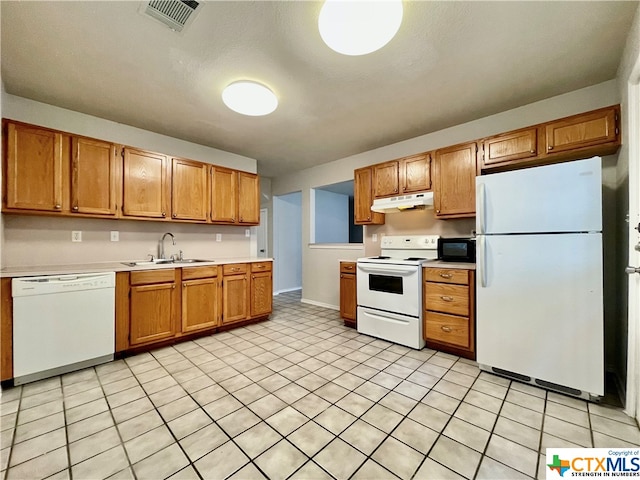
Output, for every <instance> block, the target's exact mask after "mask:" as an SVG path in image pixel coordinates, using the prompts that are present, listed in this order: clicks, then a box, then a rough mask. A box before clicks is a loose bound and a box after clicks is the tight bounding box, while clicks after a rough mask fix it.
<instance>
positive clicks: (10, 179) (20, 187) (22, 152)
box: [4, 122, 69, 212]
mask: <svg viewBox="0 0 640 480" xmlns="http://www.w3.org/2000/svg"><path fill="white" fill-rule="evenodd" d="M68 145H69V137H68V136H64V135H63V134H62V133H60V132H55V131H52V130H48V129H45V128H39V127H34V126H30V125H23V124H20V123H13V122H7V123H6V142H5V148H6V151H5V165H6V170H5V180H4V183H5V188H6V190H5V205H6V208H7V209H19V210H35V211H43V212H62V210H63V209H65V208H66V210H67V211H68V209H69V207H68V205H64V202H63V200H64V198H63V193H64V191H65V189H67V188H68V185H69V184H68V168H69V167H68V165H69V163H68V162H69V150H68ZM65 167H66V168H65ZM65 170H66V171H65Z"/></svg>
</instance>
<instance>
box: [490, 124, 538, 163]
mask: <svg viewBox="0 0 640 480" xmlns="http://www.w3.org/2000/svg"><path fill="white" fill-rule="evenodd" d="M536 156H538V129H537V128H536V127H533V128H526V129H523V130H517V131H515V132H509V133H503V134H501V135H496V136H494V137H491V138H487V139H486V140H484V142H483V144H482V159H481V162H482V164H481V165H482V168H485V167H490V166H494V165H497V164H503V163H505V162H514V161H522V160H526V159H530V158H534V157H536Z"/></svg>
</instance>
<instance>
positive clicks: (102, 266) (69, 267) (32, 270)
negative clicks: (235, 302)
mask: <svg viewBox="0 0 640 480" xmlns="http://www.w3.org/2000/svg"><path fill="white" fill-rule="evenodd" d="M272 261H273V259H272V258H257V257H237V258H221V259H218V260H211V261H210V262H209V261H208V262H197V263H157V264H153V265H138V266H134V267H132V266H130V265H125V264H124V262H126V261H123V262H96V263H77V264H66V265H33V266H18V267H5V268H2V269H0V277H34V276H40V275H66V274H74V273H101V272H134V271H139V270H158V269H163V268H187V267H201V266H207V265H225V264H229V263H250V262H272Z"/></svg>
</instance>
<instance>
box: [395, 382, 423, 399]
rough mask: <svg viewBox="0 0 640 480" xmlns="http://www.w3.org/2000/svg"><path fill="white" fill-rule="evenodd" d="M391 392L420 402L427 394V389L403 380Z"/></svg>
mask: <svg viewBox="0 0 640 480" xmlns="http://www.w3.org/2000/svg"><path fill="white" fill-rule="evenodd" d="M393 391H394V392H397V393H400V394H402V395H404V396H406V397H409V398H412V399H414V400H417V401H420V400H422V399H423V398H424V396H425V395H426V394H427V393H428V392H429V389H428V388H427V387H425V386H422V385H417V384H415V383H413V382H411V381H408V380H403V381H402V382H400V383H399V384H398V385H397V386H396V387H395V388H394V389H393Z"/></svg>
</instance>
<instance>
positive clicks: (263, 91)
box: [222, 80, 278, 117]
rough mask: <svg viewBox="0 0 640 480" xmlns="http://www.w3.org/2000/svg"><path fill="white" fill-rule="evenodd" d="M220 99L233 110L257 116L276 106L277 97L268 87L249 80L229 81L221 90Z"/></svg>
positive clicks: (269, 111)
mask: <svg viewBox="0 0 640 480" xmlns="http://www.w3.org/2000/svg"><path fill="white" fill-rule="evenodd" d="M222 101H223V102H224V104H225V105H226V106H227V107H229V108H230V109H231V110H233V111H234V112H238V113H241V114H242V115H250V116H252V117H259V116H262V115H269V114H270V113H271V112H273V111H274V110H275V109H276V108H277V107H278V98H277V97H276V95H275V93H273V92H272V91H271V90H270V89H269V88H268V87H265V86H264V85H262V84H261V83H258V82H252V81H249V80H240V81H237V82H233V83H230V84H229V85H227V87H226V88H225V89H224V90H223V91H222Z"/></svg>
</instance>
